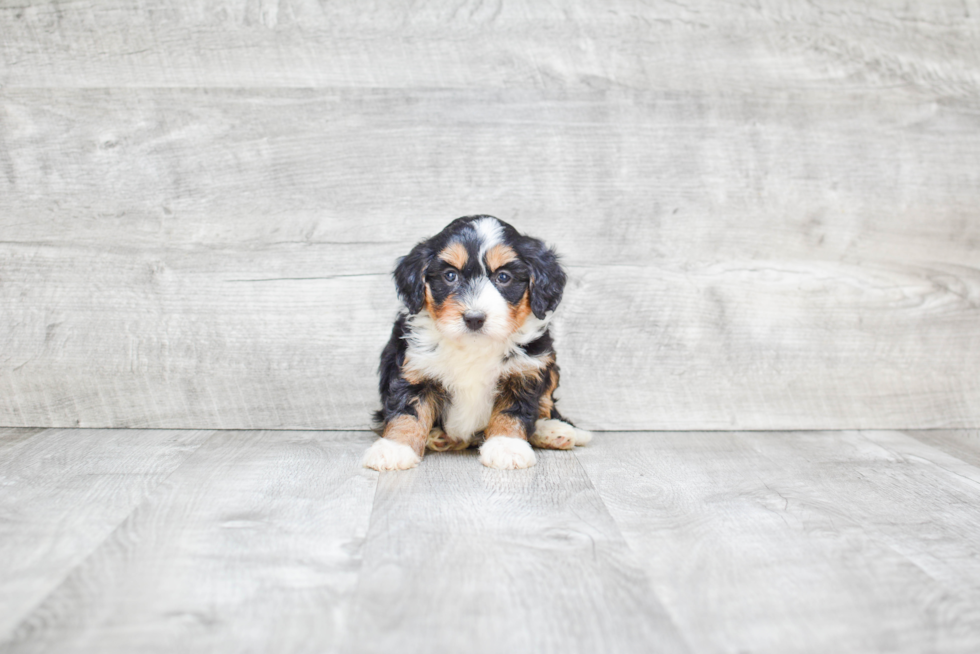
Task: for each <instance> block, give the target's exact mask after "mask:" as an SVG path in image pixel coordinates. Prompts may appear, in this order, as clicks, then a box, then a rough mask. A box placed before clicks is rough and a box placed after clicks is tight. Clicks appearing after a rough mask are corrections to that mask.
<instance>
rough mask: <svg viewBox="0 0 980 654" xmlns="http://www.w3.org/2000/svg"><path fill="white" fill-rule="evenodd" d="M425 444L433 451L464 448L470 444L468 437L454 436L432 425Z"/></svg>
mask: <svg viewBox="0 0 980 654" xmlns="http://www.w3.org/2000/svg"><path fill="white" fill-rule="evenodd" d="M425 446H426V447H427V448H429V449H430V450H433V451H435V452H448V451H449V450H465V449H466V448H467V447H469V446H470V441H469V439H463V440H461V439H457V438H454V437H453V436H450V435H449V434H447V433H446V432H444V431H443V430H441V429H439V428H438V427H433V428H432V431H430V432H429V437H428V438H427V439H426V441H425Z"/></svg>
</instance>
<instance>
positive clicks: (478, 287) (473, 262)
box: [394, 216, 565, 341]
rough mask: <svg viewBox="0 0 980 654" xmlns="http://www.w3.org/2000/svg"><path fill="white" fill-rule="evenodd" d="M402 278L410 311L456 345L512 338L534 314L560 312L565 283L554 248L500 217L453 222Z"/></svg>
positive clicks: (418, 251) (425, 245)
mask: <svg viewBox="0 0 980 654" xmlns="http://www.w3.org/2000/svg"><path fill="white" fill-rule="evenodd" d="M394 277H395V283H396V285H397V286H398V291H399V295H400V296H401V298H402V300H403V301H404V302H405V305H406V306H407V307H408V309H409V312H410V313H413V314H415V313H419V312H420V311H427V312H428V313H429V314H430V315H431V316H432V318H433V320H434V321H435V323H436V326H437V328H438V329H439V331H440V332H441V333H442V334H443V335H445V336H446V337H448V338H450V339H452V340H456V341H461V340H465V339H479V338H485V339H491V340H495V341H503V340H506V339H507V338H508V337H509V336H510V335H511V334H513V333H514V332H516V331H517V330H519V329H520V328H521V327H522V326H523V325H524V322H525V320H527V318H528V316H530V315H532V314H534V315H535V316H536V317H538V318H541V319H543V318H544V317H545V316H546V315H547V313H548V312H550V311H553V310H554V309H555V308H556V307H557V306H558V303H559V302H560V301H561V294H562V290H563V288H564V285H565V274H564V272H563V271H562V269H561V267H560V266H559V264H558V259H557V257H556V256H555V253H554V252H553V251H551V250H549V249H548V248H547V247H546V246H545V245H544V243H542V242H541V241H539V240H538V239H534V238H530V237H527V236H522V235H520V234H519V233H518V232H517V230H515V229H514V228H513V227H511V226H510V225H508V224H507V223H505V222H502V221H500V220H498V219H496V218H494V217H492V216H468V217H465V218H459V219H457V220H455V221H453V222H452V223H451V224H450V225H449V226H448V227H446V228H445V229H444V230H442V231H441V232H440V233H439V234H437V235H436V236H434V237H432V238H431V239H429V240H427V241H423V242H421V243H419V244H418V245H416V246H415V248H413V249H412V251H411V252H410V253H409V254H408V256H406V257H404V258H402V259H401V261H399V264H398V267H397V268H396V269H395V274H394Z"/></svg>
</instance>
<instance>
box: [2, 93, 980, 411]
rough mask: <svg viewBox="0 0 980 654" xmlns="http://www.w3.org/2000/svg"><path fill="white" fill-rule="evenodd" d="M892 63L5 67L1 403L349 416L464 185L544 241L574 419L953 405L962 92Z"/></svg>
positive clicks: (962, 395)
mask: <svg viewBox="0 0 980 654" xmlns="http://www.w3.org/2000/svg"><path fill="white" fill-rule="evenodd" d="M893 94H894V98H895V99H896V100H901V101H900V102H898V103H897V104H895V105H888V106H887V107H885V106H884V105H883V104H882V100H881V98H880V97H879V94H870V93H868V92H863V91H853V92H850V91H849V92H841V93H831V92H817V91H815V92H814V93H813V94H811V95H808V96H806V99H796V100H793V99H791V97H790V96H789V95H784V96H782V99H781V101H780V102H777V103H776V104H775V105H773V104H772V102H771V101H772V98H770V102H769V103H768V104H767V103H764V102H762V101H759V100H754V99H753V100H742V101H735V102H730V101H725V102H722V100H721V99H720V98H717V97H715V98H711V97H705V98H703V99H704V101H705V102H707V103H708V105H707V106H708V107H715V108H714V109H712V110H711V111H710V112H708V113H707V114H705V113H703V112H702V113H701V114H689V113H688V111H687V109H686V106H687V102H688V100H686V99H684V98H682V97H675V98H670V97H668V96H664V95H657V94H649V93H619V94H609V93H602V94H597V93H585V94H583V95H580V96H568V95H562V96H554V95H548V94H544V95H542V94H540V93H525V92H519V93H516V92H515V93H499V94H496V95H485V96H483V97H479V96H473V95H472V94H471V95H456V94H453V93H426V92H420V93H416V94H415V95H414V96H412V97H411V98H409V99H406V97H405V94H404V93H389V92H381V91H379V92H350V93H347V94H336V93H333V92H313V91H309V92H307V91H302V92H300V91H277V92H273V91H263V92H261V93H245V92H231V91H223V92H214V91H210V92H205V91H196V90H174V91H170V90H136V91H134V90H125V91H122V90H118V91H113V90H101V91H87V90H79V91H57V92H56V91H47V90H33V91H32V90H15V91H13V92H11V93H9V94H7V95H6V96H5V98H4V99H3V102H4V103H6V104H5V106H6V107H7V108H8V116H10V117H12V118H11V119H9V120H8V121H7V122H5V123H4V125H3V129H4V132H3V133H4V134H5V137H6V139H7V143H8V145H9V147H8V148H7V149H6V150H5V152H7V153H8V154H7V155H6V156H7V158H8V160H9V164H8V170H9V171H12V172H10V173H9V174H8V175H6V177H5V178H0V184H5V185H6V190H7V191H8V194H7V196H6V197H7V198H8V200H6V203H7V205H8V207H9V208H10V212H9V213H6V214H4V218H3V220H4V223H3V234H4V238H5V242H4V243H2V244H0V263H2V267H3V271H4V276H3V280H2V284H0V295H2V298H3V303H2V305H0V312H2V314H3V318H4V320H3V322H2V325H3V326H4V327H3V330H4V331H3V333H2V334H0V339H2V342H3V343H4V345H5V347H4V348H3V350H4V352H5V355H4V356H5V359H6V362H7V363H6V365H5V366H4V368H3V370H2V371H0V373H2V374H0V390H2V392H0V424H8V425H59V426H76V425H79V426H104V425H109V426H117V427H123V426H153V427H162V426H166V427H198V426H202V427H204V426H206V427H215V428H258V427H297V428H306V427H316V428H363V427H365V426H366V425H367V420H368V416H369V413H370V411H371V410H372V409H373V408H374V405H375V403H376V397H375V390H374V384H375V372H374V371H375V369H376V357H377V355H378V353H379V351H380V348H381V346H382V344H383V343H384V341H385V338H386V333H387V331H388V329H389V323H390V320H391V318H392V316H393V314H394V311H395V308H396V304H395V301H394V297H393V296H394V293H393V289H392V286H391V284H390V282H389V281H388V272H389V271H390V269H391V268H392V266H393V263H394V259H395V258H396V257H397V256H399V255H401V254H404V253H405V252H407V250H408V248H409V247H410V246H411V244H412V243H413V242H414V241H415V240H417V239H419V238H422V237H424V236H427V235H429V234H431V233H433V232H435V231H437V230H438V229H439V228H440V227H441V226H442V225H443V224H444V223H445V222H446V221H447V220H448V219H449V218H451V217H452V216H453V215H455V214H456V213H465V212H466V211H479V210H488V211H493V212H495V213H497V214H498V215H500V216H501V217H502V218H504V219H507V220H510V221H512V222H514V223H515V224H516V225H517V226H518V227H519V228H521V229H523V230H525V231H527V232H529V233H532V234H537V235H539V236H542V237H544V238H546V239H547V240H549V241H551V242H553V243H555V244H556V245H557V247H558V248H559V250H560V251H561V252H562V253H563V254H564V256H565V261H566V264H567V265H568V267H569V270H570V272H571V285H570V287H569V289H568V292H567V295H566V300H565V303H564V306H563V307H562V309H561V314H560V316H559V319H558V324H557V327H556V333H557V334H558V341H559V342H558V344H559V358H560V362H561V364H562V367H563V370H564V371H565V375H564V377H563V385H562V391H563V394H564V398H565V399H564V404H565V406H566V407H567V409H568V412H569V414H570V415H572V416H573V417H575V418H577V419H578V420H579V421H580V422H582V424H583V426H586V427H589V428H593V429H616V428H619V429H644V428H650V427H656V428H677V429H697V428H713V429H720V428H731V427H741V428H750V427H751V428H764V429H777V428H807V427H809V428H816V427H822V428H845V427H894V428H901V427H962V426H970V425H973V424H976V423H977V421H978V420H980V416H978V411H980V409H978V407H980V402H977V401H976V400H977V398H978V396H980V382H978V380H977V378H976V375H975V374H974V371H975V370H976V369H978V367H980V334H978V332H977V330H975V329H972V326H973V325H975V324H976V321H977V319H978V317H980V316H978V314H980V272H978V270H977V268H976V264H975V262H976V260H977V256H978V249H980V232H978V229H980V227H978V226H980V222H978V221H976V220H972V218H971V216H972V215H973V212H974V211H975V207H976V206H977V205H976V202H975V200H976V189H977V188H980V172H978V171H980V148H977V147H975V145H976V139H977V137H976V134H978V133H980V124H978V121H977V115H978V114H976V113H971V110H970V109H969V108H968V106H967V105H965V104H962V103H961V104H956V103H955V102H950V103H945V104H943V105H942V106H939V105H935V104H934V103H931V102H927V101H925V100H922V99H918V100H917V99H915V98H914V97H913V96H912V95H910V94H908V93H907V91H904V90H900V91H894V92H893ZM777 99H778V98H777ZM722 108H723V110H722ZM883 115H886V116H887V118H888V120H886V121H883V120H882V116H883ZM69 116H70V117H71V118H69ZM896 134H901V138H897V137H896ZM692 139H695V140H696V141H698V142H699V143H701V144H702V145H703V147H699V148H694V149H692V148H691V145H690V144H691V142H692ZM394 143H397V144H399V146H398V147H391V146H392V144H394ZM420 157H421V160H424V161H425V162H427V163H426V164H425V165H424V166H421V167H420V166H419V165H418V163H417V162H418V161H419V160H420V159H419V158H420ZM896 161H898V162H902V163H901V165H898V166H897V167H893V166H892V163H894V162H896ZM502 162H505V163H506V165H502ZM746 175H748V177H746ZM747 179H748V180H749V182H748V183H747V182H746V180H747ZM379 185H380V187H379ZM369 187H370V191H369ZM433 189H439V190H438V192H435V193H432V192H431V191H432V190H433ZM144 190H145V191H146V192H144ZM449 207H455V208H458V209H457V210H455V211H453V213H448V211H449ZM37 216H44V217H45V218H44V220H43V221H39V220H37V219H36V217H37ZM597 316H598V318H597ZM869 378H870V379H873V380H874V381H875V383H874V384H872V385H869V384H867V383H866V380H867V379H869ZM596 379H597V380H599V381H600V382H601V383H600V384H598V386H597V385H595V384H594V383H593V382H594V380H596ZM596 388H599V389H601V392H596Z"/></svg>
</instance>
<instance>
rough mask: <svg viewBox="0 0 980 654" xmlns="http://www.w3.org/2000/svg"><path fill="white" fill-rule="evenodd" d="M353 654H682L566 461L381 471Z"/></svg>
mask: <svg viewBox="0 0 980 654" xmlns="http://www.w3.org/2000/svg"><path fill="white" fill-rule="evenodd" d="M351 620H352V623H351V631H350V639H349V640H348V641H347V642H346V643H345V646H344V650H345V651H349V652H392V651H399V652H406V653H407V652H461V651H465V652H542V653H546V652H681V651H687V648H686V645H684V643H683V641H682V640H681V638H680V637H679V636H678V634H677V632H676V630H675V628H674V625H673V623H672V622H671V620H670V618H669V617H668V616H667V614H666V613H665V612H664V610H663V608H662V606H661V605H660V602H659V600H658V599H657V598H656V597H655V596H654V595H653V594H651V593H650V589H649V586H648V584H647V580H646V579H645V577H644V574H643V572H642V571H641V570H640V569H639V568H638V567H637V566H636V565H635V563H634V560H633V556H632V553H631V552H630V550H629V548H627V547H626V544H625V542H624V541H623V540H622V537H621V535H620V534H619V530H618V529H617V527H616V525H615V523H614V522H613V521H612V520H611V519H610V517H609V514H608V512H607V511H606V509H605V507H604V506H603V505H602V502H601V501H599V500H598V497H597V495H596V493H595V489H594V488H593V487H592V485H591V483H590V482H589V480H588V478H587V477H586V476H585V474H584V473H583V471H582V468H581V467H580V466H579V465H578V463H577V462H576V460H575V458H574V455H573V454H572V453H571V452H556V451H544V450H539V451H538V464H537V466H535V467H534V468H529V469H527V470H521V471H501V470H491V469H488V468H483V467H482V466H480V464H479V462H478V461H477V457H476V453H475V451H469V452H465V453H451V454H450V453H443V454H431V453H430V454H429V455H427V456H426V457H425V459H424V460H423V461H422V464H421V465H420V466H419V467H418V468H416V469H414V470H410V471H407V472H396V473H382V474H381V476H380V480H379V486H378V494H377V497H376V498H375V506H374V512H373V515H372V517H371V528H370V530H369V531H368V536H367V544H366V546H365V550H364V563H363V567H362V572H361V579H360V581H359V583H358V588H357V593H356V595H355V597H354V606H353V608H352V612H351Z"/></svg>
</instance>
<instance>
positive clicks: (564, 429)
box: [531, 419, 592, 450]
mask: <svg viewBox="0 0 980 654" xmlns="http://www.w3.org/2000/svg"><path fill="white" fill-rule="evenodd" d="M591 440H592V432H588V431H585V430H584V429H579V428H578V427H572V426H571V425H570V424H568V423H567V422H562V421H561V420H550V419H549V420H538V421H537V422H536V423H534V434H532V435H531V445H534V446H535V447H544V448H548V449H552V450H570V449H572V448H573V447H575V446H576V445H585V444H587V443H588V442H589V441H591Z"/></svg>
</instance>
